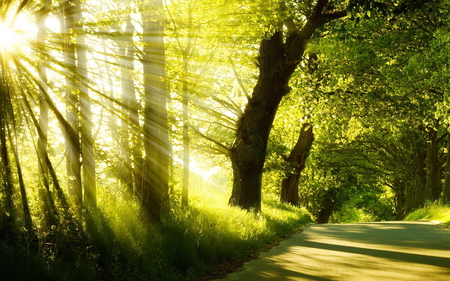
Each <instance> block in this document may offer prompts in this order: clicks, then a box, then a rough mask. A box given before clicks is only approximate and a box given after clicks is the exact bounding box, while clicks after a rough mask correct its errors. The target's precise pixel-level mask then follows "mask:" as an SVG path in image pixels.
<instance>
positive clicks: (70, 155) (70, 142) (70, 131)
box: [60, 2, 83, 206]
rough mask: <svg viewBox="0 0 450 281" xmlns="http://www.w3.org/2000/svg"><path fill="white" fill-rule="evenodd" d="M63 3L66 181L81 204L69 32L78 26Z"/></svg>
mask: <svg viewBox="0 0 450 281" xmlns="http://www.w3.org/2000/svg"><path fill="white" fill-rule="evenodd" d="M60 5H61V6H60V14H61V20H60V24H61V33H62V34H64V41H63V43H62V49H63V56H64V62H65V66H66V69H67V71H68V74H67V75H66V77H65V80H66V85H67V88H66V91H65V100H66V116H67V123H68V125H69V126H66V127H65V128H64V129H65V130H64V131H65V132H64V133H65V134H64V138H65V146H66V159H67V161H66V165H67V182H68V186H69V194H71V195H72V196H73V197H74V201H75V205H77V206H81V203H82V201H83V190H82V185H81V161H80V157H81V143H80V132H79V120H78V113H79V107H78V103H79V100H78V94H77V86H78V85H77V83H76V82H75V74H76V57H75V52H76V49H75V45H74V44H73V43H72V41H71V38H70V32H71V30H72V29H73V28H75V19H74V13H75V8H74V6H72V3H70V2H64V3H61V4H60Z"/></svg>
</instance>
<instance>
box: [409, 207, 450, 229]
mask: <svg viewBox="0 0 450 281" xmlns="http://www.w3.org/2000/svg"><path fill="white" fill-rule="evenodd" d="M405 220H406V221H416V220H434V221H440V222H441V223H443V224H444V225H445V226H449V227H450V206H448V205H430V206H426V207H424V208H421V209H418V210H415V211H414V212H412V213H411V214H409V215H408V216H407V217H406V218H405Z"/></svg>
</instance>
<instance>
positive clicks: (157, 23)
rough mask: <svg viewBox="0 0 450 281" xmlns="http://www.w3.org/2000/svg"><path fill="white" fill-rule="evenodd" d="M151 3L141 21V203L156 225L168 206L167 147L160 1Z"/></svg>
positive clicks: (165, 93)
mask: <svg viewBox="0 0 450 281" xmlns="http://www.w3.org/2000/svg"><path fill="white" fill-rule="evenodd" d="M151 3H152V4H153V5H152V6H151V7H149V8H148V10H147V11H145V12H144V14H143V17H142V18H143V27H144V59H143V64H144V65H143V67H144V99H145V105H144V151H145V159H144V167H143V171H144V173H143V174H144V176H143V178H144V180H143V190H142V195H141V199H142V206H143V209H144V211H145V213H146V215H147V218H148V219H150V220H152V221H158V220H160V217H161V211H162V207H163V206H164V204H165V203H167V202H168V191H169V163H170V144H169V130H168V122H167V92H166V83H165V79H166V76H165V52H164V25H163V18H162V12H163V10H162V8H163V5H162V1H161V0H152V1H151ZM147 13H148V14H147ZM149 19H151V21H150V20H149Z"/></svg>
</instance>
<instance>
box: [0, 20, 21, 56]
mask: <svg viewBox="0 0 450 281" xmlns="http://www.w3.org/2000/svg"><path fill="white" fill-rule="evenodd" d="M19 43H20V34H19V33H18V32H17V30H15V29H14V27H11V26H10V25H9V24H7V23H3V22H2V23H0V48H1V49H2V51H11V50H13V49H14V47H15V46H17V45H18V44H19Z"/></svg>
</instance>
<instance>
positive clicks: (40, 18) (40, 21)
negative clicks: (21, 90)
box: [36, 0, 51, 190]
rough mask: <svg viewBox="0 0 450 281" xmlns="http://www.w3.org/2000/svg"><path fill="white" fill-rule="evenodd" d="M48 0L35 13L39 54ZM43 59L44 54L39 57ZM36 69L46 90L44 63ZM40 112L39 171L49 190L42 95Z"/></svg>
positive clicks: (45, 109)
mask: <svg viewBox="0 0 450 281" xmlns="http://www.w3.org/2000/svg"><path fill="white" fill-rule="evenodd" d="M50 5H51V3H50V1H49V0H46V1H45V2H44V4H43V7H42V8H41V10H39V12H38V13H37V14H36V21H37V28H38V30H37V34H36V43H37V44H38V46H39V51H40V52H41V55H43V54H44V53H45V43H46V33H47V31H46V28H45V24H46V21H47V16H48V13H49V12H50ZM41 60H42V61H43V60H44V56H43V57H42V58H41ZM36 67H37V71H38V75H39V80H40V83H41V87H42V90H43V91H47V90H48V86H47V72H46V67H45V65H44V64H42V63H39V64H38V65H37V66H36ZM39 105H40V107H39V109H40V112H39V127H38V128H37V129H38V131H39V132H38V135H39V139H38V158H39V171H40V174H41V177H42V182H43V184H44V187H45V188H46V189H47V190H49V189H50V176H49V173H48V167H47V165H46V162H45V161H43V159H44V154H45V151H47V139H48V105H47V102H46V100H45V98H44V96H43V95H41V98H40V104H39Z"/></svg>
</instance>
